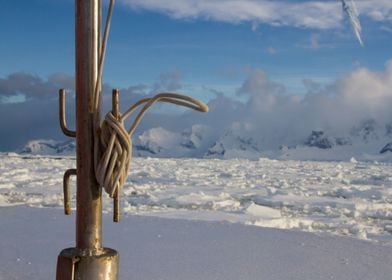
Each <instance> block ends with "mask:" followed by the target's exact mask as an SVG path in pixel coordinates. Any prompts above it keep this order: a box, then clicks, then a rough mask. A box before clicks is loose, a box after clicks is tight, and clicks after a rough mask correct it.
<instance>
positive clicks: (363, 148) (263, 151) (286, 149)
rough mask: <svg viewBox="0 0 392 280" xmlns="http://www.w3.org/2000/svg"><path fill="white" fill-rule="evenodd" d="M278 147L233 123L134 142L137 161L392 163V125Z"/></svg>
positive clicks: (59, 148)
mask: <svg viewBox="0 0 392 280" xmlns="http://www.w3.org/2000/svg"><path fill="white" fill-rule="evenodd" d="M287 139H289V140H288V142H287V143H286V142H284V141H281V142H279V141H278V140H276V139H273V137H272V136H271V135H268V134H267V133H264V132H263V131H261V130H260V129H258V128H255V127H254V126H252V125H250V124H247V123H242V122H234V123H233V124H232V125H231V126H230V127H228V128H227V129H225V130H224V132H223V133H222V134H217V133H216V131H215V130H214V129H213V128H212V127H209V126H207V125H193V126H192V127H190V128H189V129H186V130H183V131H180V132H176V131H170V130H167V129H165V128H162V127H156V128H152V129H149V130H147V131H145V132H144V133H142V134H139V135H137V136H136V137H134V139H133V140H134V141H133V145H134V146H133V152H134V155H135V156H142V157H145V156H149V157H199V158H202V157H207V158H249V159H255V158H260V157H265V156H267V157H272V158H287V159H290V158H295V159H328V160H331V159H336V160H340V159H346V160H348V159H350V158H351V157H355V158H363V159H372V158H377V157H383V158H385V157H388V158H389V157H391V158H392V123H391V124H386V125H380V124H379V123H377V122H376V121H375V120H366V121H364V122H362V123H361V124H359V125H357V126H354V127H353V128H352V129H351V130H350V131H347V132H343V133H342V132H340V133H337V132H335V131H333V130H332V129H326V130H312V131H309V134H308V135H307V136H304V137H303V138H302V139H299V140H298V139H297V140H292V139H290V137H287ZM21 152H22V153H24V154H45V155H47V154H50V155H70V154H74V153H75V142H74V141H67V142H56V141H53V140H34V141H30V142H29V143H28V144H27V145H26V146H25V148H24V149H23V150H22V151H21Z"/></svg>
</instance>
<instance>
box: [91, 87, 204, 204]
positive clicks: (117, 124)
mask: <svg viewBox="0 0 392 280" xmlns="http://www.w3.org/2000/svg"><path fill="white" fill-rule="evenodd" d="M157 102H164V103H171V104H175V105H179V106H183V107H187V108H190V109H193V110H196V111H199V112H207V111H208V106H207V105H205V104H204V103H203V102H200V101H198V100H196V99H193V98H192V97H189V96H186V95H181V94H175V93H160V94H157V95H155V96H154V97H152V98H145V99H141V100H139V101H138V102H136V103H135V104H134V105H132V106H131V107H129V108H128V110H127V111H125V113H124V114H123V115H122V116H121V115H120V114H118V116H117V117H116V116H115V115H114V114H113V112H112V111H110V112H108V113H107V114H106V116H105V120H104V121H103V122H102V124H101V125H100V127H99V131H100V133H98V134H99V142H96V145H95V154H94V158H95V176H96V179H97V181H98V183H99V184H100V185H101V186H102V187H103V188H104V189H105V191H106V192H107V193H108V194H109V196H110V197H112V198H113V197H114V195H115V193H116V191H120V190H121V188H122V187H123V185H124V183H125V181H126V179H127V176H128V170H129V165H130V162H131V158H132V140H131V139H132V138H131V137H132V135H133V133H134V131H135V129H136V127H137V126H138V125H139V123H140V121H141V119H142V118H143V116H144V114H145V113H146V111H147V110H148V109H149V108H150V107H151V106H152V105H154V104H155V103H157ZM139 107H141V109H140V112H139V113H138V114H137V115H136V117H135V119H134V121H133V123H132V125H131V127H130V128H129V129H128V130H127V129H126V128H125V127H124V121H125V120H126V119H127V118H128V117H129V116H130V115H131V114H132V113H133V112H134V111H135V110H136V109H138V108H139Z"/></svg>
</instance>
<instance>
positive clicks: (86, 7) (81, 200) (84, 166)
mask: <svg viewBox="0 0 392 280" xmlns="http://www.w3.org/2000/svg"><path fill="white" fill-rule="evenodd" d="M75 3H76V107H77V108H76V111H77V112H76V119H77V121H76V165H77V168H76V169H77V192H76V200H77V202H76V248H69V249H64V250H63V251H62V252H61V253H60V256H59V258H58V264H57V276H56V279H57V280H65V279H67V280H69V279H72V280H74V279H86V280H89V279H94V280H95V279H97V280H117V279H118V253H117V252H116V251H115V250H112V249H109V248H103V247H102V192H101V187H100V186H99V185H98V183H97V181H96V179H95V171H94V137H97V135H96V133H97V132H96V131H94V116H95V114H97V113H98V112H96V109H95V108H94V102H93V101H94V96H93V95H94V89H95V85H96V82H97V79H98V60H99V51H100V48H101V46H100V44H101V43H100V41H101V38H100V37H101V31H100V25H101V10H102V4H101V0H76V1H75ZM100 82H101V81H99V84H100Z"/></svg>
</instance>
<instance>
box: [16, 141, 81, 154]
mask: <svg viewBox="0 0 392 280" xmlns="http://www.w3.org/2000/svg"><path fill="white" fill-rule="evenodd" d="M75 149H76V144H75V141H74V140H70V141H65V142H60V141H55V140H42V139H41V140H32V141H29V142H28V143H27V144H26V146H25V147H24V148H23V149H22V150H21V151H20V153H21V154H31V155H72V154H74V153H75Z"/></svg>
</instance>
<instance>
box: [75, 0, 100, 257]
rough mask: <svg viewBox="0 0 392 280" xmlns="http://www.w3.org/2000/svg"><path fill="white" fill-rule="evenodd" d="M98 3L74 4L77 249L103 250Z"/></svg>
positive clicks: (92, 0)
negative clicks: (97, 145) (97, 143)
mask: <svg viewBox="0 0 392 280" xmlns="http://www.w3.org/2000/svg"><path fill="white" fill-rule="evenodd" d="M100 9H101V7H100V3H99V0H77V1H76V96H77V97H76V98H77V100H76V104H77V105H76V106H77V109H76V110H77V111H76V119H77V123H76V143H77V144H76V145H77V146H76V147H77V148H76V153H77V157H76V160H77V210H78V211H77V216H76V247H77V248H78V249H80V250H99V249H100V248H101V247H102V238H101V231H102V230H101V228H102V197H101V189H100V187H99V185H98V183H97V182H96V180H95V175H94V174H95V173H94V158H93V155H94V136H95V132H94V114H95V113H96V112H95V109H94V105H93V100H94V98H93V96H94V89H95V85H96V82H97V78H98V53H99V41H100V38H99V35H100V31H99V21H100V19H99V16H100Z"/></svg>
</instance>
